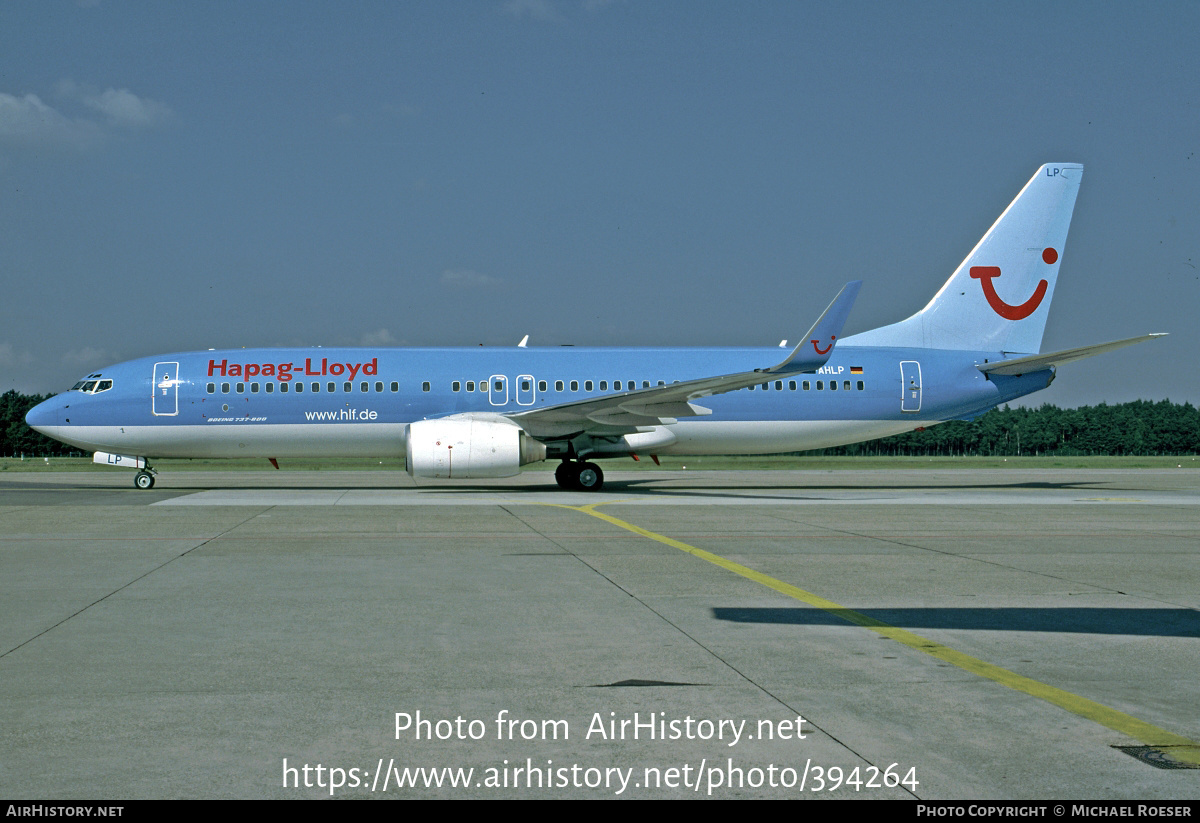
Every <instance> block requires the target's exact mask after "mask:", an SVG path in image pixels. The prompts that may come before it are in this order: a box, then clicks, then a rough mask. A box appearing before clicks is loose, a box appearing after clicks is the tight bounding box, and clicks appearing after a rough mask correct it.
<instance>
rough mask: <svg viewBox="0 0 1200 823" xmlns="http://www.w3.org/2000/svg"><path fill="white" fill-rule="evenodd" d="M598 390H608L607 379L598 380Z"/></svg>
mask: <svg viewBox="0 0 1200 823" xmlns="http://www.w3.org/2000/svg"><path fill="white" fill-rule="evenodd" d="M600 391H608V381H607V380H601V381H600Z"/></svg>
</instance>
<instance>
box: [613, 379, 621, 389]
mask: <svg viewBox="0 0 1200 823" xmlns="http://www.w3.org/2000/svg"><path fill="white" fill-rule="evenodd" d="M620 390H621V381H620V380H614V381H613V391H620Z"/></svg>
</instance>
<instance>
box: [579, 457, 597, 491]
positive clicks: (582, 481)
mask: <svg viewBox="0 0 1200 823" xmlns="http://www.w3.org/2000/svg"><path fill="white" fill-rule="evenodd" d="M575 486H576V488H578V489H581V490H583V491H585V492H598V491H600V489H601V488H603V487H604V472H602V471H600V467H599V466H597V465H596V464H595V463H580V464H579V475H578V477H577V478H576V480H575Z"/></svg>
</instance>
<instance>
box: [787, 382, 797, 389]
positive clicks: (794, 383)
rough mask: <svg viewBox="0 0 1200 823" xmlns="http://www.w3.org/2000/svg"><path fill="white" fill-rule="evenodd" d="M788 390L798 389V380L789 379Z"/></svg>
mask: <svg viewBox="0 0 1200 823" xmlns="http://www.w3.org/2000/svg"><path fill="white" fill-rule="evenodd" d="M788 390H789V391H795V390H796V381H795V380H789V381H788Z"/></svg>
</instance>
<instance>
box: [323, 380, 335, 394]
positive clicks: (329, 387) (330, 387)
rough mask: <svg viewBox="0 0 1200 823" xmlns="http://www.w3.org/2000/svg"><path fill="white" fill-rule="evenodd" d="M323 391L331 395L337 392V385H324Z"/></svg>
mask: <svg viewBox="0 0 1200 823" xmlns="http://www.w3.org/2000/svg"><path fill="white" fill-rule="evenodd" d="M325 391H327V392H329V393H330V394H333V393H334V392H335V391H337V383H326V384H325Z"/></svg>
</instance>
